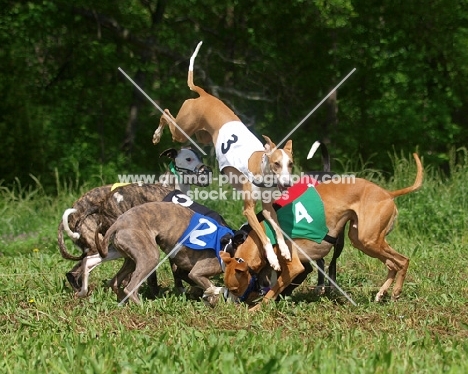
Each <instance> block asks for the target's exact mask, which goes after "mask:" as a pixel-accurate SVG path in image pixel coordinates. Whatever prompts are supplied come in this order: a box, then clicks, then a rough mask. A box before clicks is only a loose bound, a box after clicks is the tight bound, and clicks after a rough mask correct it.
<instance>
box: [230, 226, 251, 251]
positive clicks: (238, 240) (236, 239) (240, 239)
mask: <svg viewBox="0 0 468 374" xmlns="http://www.w3.org/2000/svg"><path fill="white" fill-rule="evenodd" d="M247 236H248V233H247V232H246V231H244V230H237V231H236V232H235V233H234V236H233V238H232V245H233V247H234V249H237V247H238V246H240V245H241V244H242V243H244V242H245V239H247Z"/></svg>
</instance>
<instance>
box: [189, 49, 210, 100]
mask: <svg viewBox="0 0 468 374" xmlns="http://www.w3.org/2000/svg"><path fill="white" fill-rule="evenodd" d="M202 44H203V42H200V43H198V45H197V48H195V51H194V52H193V55H192V57H190V65H189V70H188V78H187V84H188V86H189V88H190V90H192V91H195V92H196V93H198V94H199V95H202V94H204V93H206V91H205V90H204V89H203V88H201V87H198V86H195V84H194V83H193V65H194V62H195V57H197V54H198V51H199V50H200V47H201V45H202Z"/></svg>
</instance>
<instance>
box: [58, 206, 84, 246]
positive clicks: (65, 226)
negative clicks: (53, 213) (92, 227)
mask: <svg viewBox="0 0 468 374" xmlns="http://www.w3.org/2000/svg"><path fill="white" fill-rule="evenodd" d="M73 213H76V209H74V208H70V209H67V210H66V211H65V212H63V216H62V223H63V229H64V230H65V232H66V233H67V235H68V237H69V238H70V239H71V240H76V239H79V238H80V233H79V232H73V231H72V230H71V229H70V226H69V225H68V216H69V215H70V214H73Z"/></svg>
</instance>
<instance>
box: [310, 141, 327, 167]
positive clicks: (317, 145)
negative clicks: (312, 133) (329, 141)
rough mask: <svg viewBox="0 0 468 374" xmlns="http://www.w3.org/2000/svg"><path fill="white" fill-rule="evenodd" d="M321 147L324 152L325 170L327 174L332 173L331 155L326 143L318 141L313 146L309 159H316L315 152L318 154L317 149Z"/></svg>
mask: <svg viewBox="0 0 468 374" xmlns="http://www.w3.org/2000/svg"><path fill="white" fill-rule="evenodd" d="M320 146H321V148H320V149H321V150H322V164H323V170H322V171H325V172H327V173H328V172H330V154H329V153H328V147H327V145H326V144H325V143H323V142H321V141H320V140H317V141H316V142H315V143H314V144H312V147H311V148H310V151H309V154H308V155H307V159H308V160H309V159H311V158H312V157H314V154H315V152H317V149H318V148H319V147H320Z"/></svg>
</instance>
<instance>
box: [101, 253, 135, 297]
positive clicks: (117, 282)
mask: <svg viewBox="0 0 468 374" xmlns="http://www.w3.org/2000/svg"><path fill="white" fill-rule="evenodd" d="M134 270H135V262H134V261H133V260H132V259H130V258H128V257H126V258H125V259H124V262H123V264H122V267H121V268H120V269H119V271H118V272H117V274H115V275H114V277H113V278H112V279H111V280H110V281H109V282H108V283H107V285H108V286H109V287H110V288H111V289H112V291H113V292H114V293H115V294H116V295H117V301H120V300H121V299H122V298H123V297H122V298H120V294H121V293H120V291H119V290H120V287H121V285H122V283H123V282H124V281H125V280H126V279H127V278H128V276H129V275H131V274H132V273H133V271H134Z"/></svg>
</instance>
